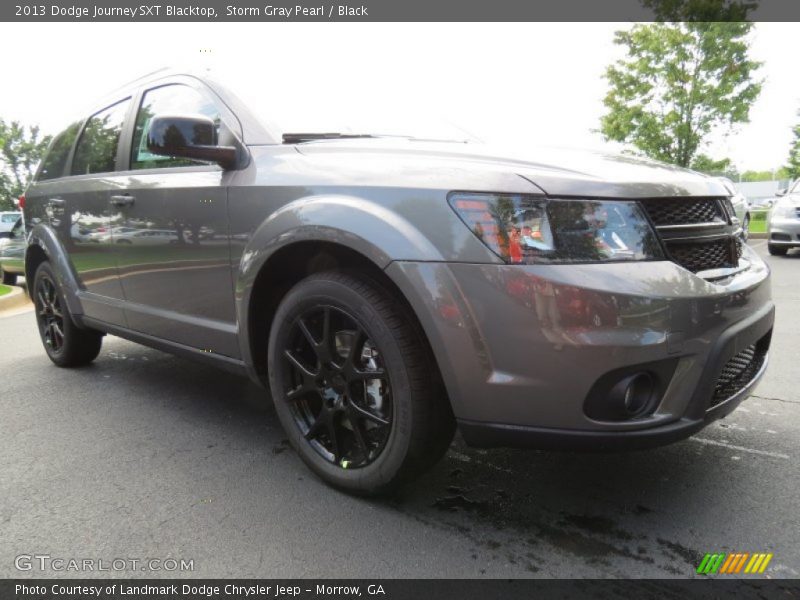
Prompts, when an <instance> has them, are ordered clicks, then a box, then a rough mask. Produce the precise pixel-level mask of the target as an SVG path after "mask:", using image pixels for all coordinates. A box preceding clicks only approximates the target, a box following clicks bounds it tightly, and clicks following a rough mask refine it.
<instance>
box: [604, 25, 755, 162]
mask: <svg viewBox="0 0 800 600" xmlns="http://www.w3.org/2000/svg"><path fill="white" fill-rule="evenodd" d="M751 27H752V25H751V24H750V23H732V22H728V23H724V22H715V23H705V22H703V23H700V22H697V23H695V22H690V23H675V24H667V23H652V24H646V25H642V24H639V25H634V26H633V27H632V28H631V29H630V30H629V31H617V32H616V34H615V39H614V42H615V43H616V44H619V45H621V46H624V47H625V48H626V49H627V56H626V58H624V59H621V60H619V61H617V62H616V63H614V64H613V65H611V66H609V67H608V68H607V69H606V74H605V76H606V79H607V80H608V82H609V84H610V89H609V91H608V94H607V95H606V97H605V100H604V104H605V106H606V108H607V109H608V112H607V113H606V114H605V115H604V116H603V117H602V121H601V131H602V133H603V135H604V136H605V137H606V139H608V140H614V141H618V142H623V143H626V144H630V145H632V146H633V147H634V148H635V149H636V150H638V151H639V152H640V153H642V154H644V155H646V156H648V157H650V158H654V159H656V160H662V161H665V162H669V163H673V164H676V165H680V166H683V167H688V166H690V165H691V164H692V161H693V159H694V158H695V155H696V154H697V152H698V150H699V149H700V148H701V147H702V144H703V142H704V140H705V139H706V138H707V136H708V134H709V133H710V132H711V131H712V130H715V129H717V128H721V129H722V130H723V131H730V130H731V129H732V128H733V126H734V125H736V124H737V123H745V122H747V121H748V119H749V114H750V105H751V104H752V103H753V102H754V101H755V99H756V98H757V97H758V95H759V93H760V92H761V82H760V81H757V80H755V79H754V72H755V71H756V70H757V69H758V68H759V67H760V66H761V63H758V62H755V61H752V60H749V58H748V47H747V39H746V38H747V35H748V33H749V32H750V29H751Z"/></svg>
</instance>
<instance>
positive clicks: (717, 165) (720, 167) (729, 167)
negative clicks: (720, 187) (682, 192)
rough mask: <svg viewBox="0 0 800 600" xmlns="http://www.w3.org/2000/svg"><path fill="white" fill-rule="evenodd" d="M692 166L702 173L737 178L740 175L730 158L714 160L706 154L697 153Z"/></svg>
mask: <svg viewBox="0 0 800 600" xmlns="http://www.w3.org/2000/svg"><path fill="white" fill-rule="evenodd" d="M691 167H692V169H694V170H695V171H700V172H701V173H706V174H707V175H722V176H725V177H730V178H731V179H736V178H738V177H739V172H738V171H737V170H736V167H735V166H734V165H733V163H732V162H731V159H730V158H722V159H720V160H714V159H713V158H711V157H710V156H706V155H705V154H697V155H696V156H695V157H694V158H693V159H692V165H691Z"/></svg>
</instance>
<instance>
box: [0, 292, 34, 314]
mask: <svg viewBox="0 0 800 600" xmlns="http://www.w3.org/2000/svg"><path fill="white" fill-rule="evenodd" d="M11 288H12V290H11V292H10V293H8V294H6V295H5V296H0V312H3V311H6V310H13V309H15V308H20V307H22V306H25V305H26V304H30V301H31V300H30V298H28V294H27V293H26V292H25V290H24V289H23V288H21V287H17V286H11Z"/></svg>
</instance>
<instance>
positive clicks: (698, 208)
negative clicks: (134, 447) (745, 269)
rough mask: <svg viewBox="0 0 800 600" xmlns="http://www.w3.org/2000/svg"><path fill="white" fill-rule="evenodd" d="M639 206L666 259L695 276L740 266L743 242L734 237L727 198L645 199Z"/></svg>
mask: <svg viewBox="0 0 800 600" xmlns="http://www.w3.org/2000/svg"><path fill="white" fill-rule="evenodd" d="M641 203H642V206H643V207H644V209H645V210H646V211H647V214H648V216H649V217H650V220H651V221H652V222H653V224H654V225H655V226H656V230H657V231H658V234H659V236H660V237H661V241H663V242H664V246H665V247H666V250H667V253H668V256H669V258H671V259H672V260H673V261H674V262H676V263H678V264H679V265H681V266H682V267H684V268H685V269H688V270H689V271H691V272H692V273H698V272H700V271H708V270H711V269H725V268H731V267H736V266H737V265H738V264H739V259H740V258H741V256H742V242H741V240H739V239H738V238H737V239H735V240H734V237H733V233H734V230H735V229H736V226H735V225H734V223H733V221H732V219H733V206H732V205H731V202H730V199H728V198H648V199H645V200H642V201H641ZM726 207H727V208H726Z"/></svg>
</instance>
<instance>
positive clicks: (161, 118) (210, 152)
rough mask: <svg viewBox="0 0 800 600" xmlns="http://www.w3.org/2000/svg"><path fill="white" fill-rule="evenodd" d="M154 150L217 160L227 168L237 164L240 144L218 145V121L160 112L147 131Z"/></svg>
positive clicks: (162, 154)
mask: <svg viewBox="0 0 800 600" xmlns="http://www.w3.org/2000/svg"><path fill="white" fill-rule="evenodd" d="M147 149H148V150H149V151H150V152H152V153H153V154H158V155H160V156H170V157H172V158H188V159H193V160H207V161H210V162H215V163H217V164H218V165H219V166H221V167H222V168H223V169H232V168H233V167H235V166H236V148H234V147H232V146H218V145H217V128H216V126H215V125H214V121H212V120H211V119H209V118H208V117H203V116H199V115H197V116H167V115H156V116H155V117H153V118H152V119H151V121H150V130H149V131H148V132H147Z"/></svg>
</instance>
